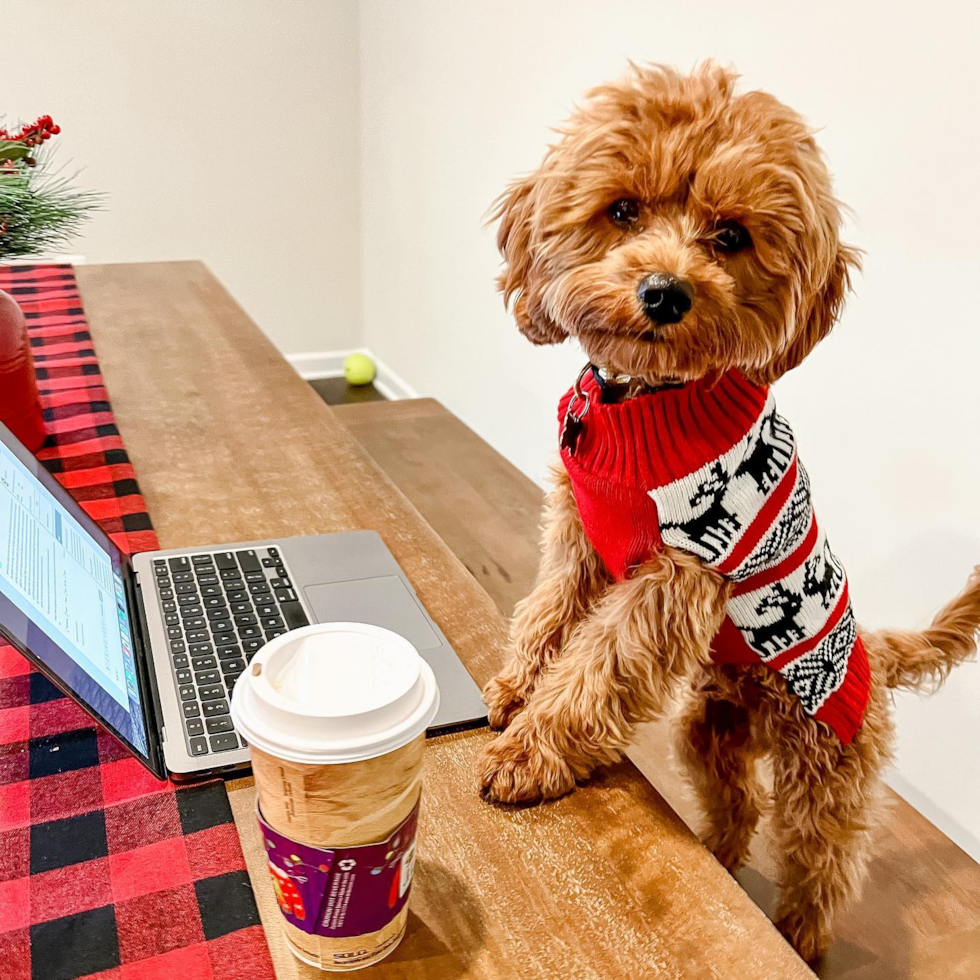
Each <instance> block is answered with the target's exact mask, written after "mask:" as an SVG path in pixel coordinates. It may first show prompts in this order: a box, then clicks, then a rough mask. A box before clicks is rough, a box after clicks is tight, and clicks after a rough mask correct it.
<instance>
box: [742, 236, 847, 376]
mask: <svg viewBox="0 0 980 980" xmlns="http://www.w3.org/2000/svg"><path fill="white" fill-rule="evenodd" d="M860 268H861V253H860V252H859V251H858V250H857V249H854V248H851V247H850V246H848V245H838V246H837V252H836V254H835V256H834V261H833V262H832V263H831V266H830V271H829V272H828V273H827V277H826V279H825V280H824V282H823V285H821V286H820V287H819V288H818V289H816V290H815V292H814V294H813V297H812V299H811V300H810V302H809V304H801V307H800V309H799V310H798V311H797V325H796V333H795V334H794V335H793V337H792V338H790V341H789V343H788V344H787V346H786V348H785V349H784V350H783V351H782V352H781V353H779V354H777V355H776V356H775V357H774V358H773V359H772V361H770V363H769V364H767V365H766V366H765V367H764V368H762V370H761V371H759V372H757V374H758V375H759V380H761V381H764V382H766V383H771V382H773V381H775V380H776V379H777V378H780V377H782V376H783V375H784V374H785V373H786V372H787V371H792V370H793V368H795V367H796V366H797V365H799V364H801V363H802V362H803V360H804V359H805V358H806V356H807V355H808V354H809V353H810V351H812V350H813V348H814V347H816V346H817V344H819V343H820V341H821V340H823V339H824V337H826V336H827V334H829V333H830V331H831V330H832V329H833V326H834V324H835V323H836V322H837V318H838V317H839V316H840V314H841V310H842V309H843V307H844V300H845V299H846V297H847V294H848V293H849V292H850V290H851V272H852V270H854V271H856V270H858V269H860Z"/></svg>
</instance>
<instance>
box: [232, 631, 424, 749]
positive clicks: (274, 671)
mask: <svg viewBox="0 0 980 980" xmlns="http://www.w3.org/2000/svg"><path fill="white" fill-rule="evenodd" d="M438 708H439V688H438V686H437V685H436V678H435V675H434V674H433V673H432V668H431V667H430V666H429V665H428V664H427V663H426V662H425V660H423V659H422V657H421V656H419V653H418V651H417V650H416V649H415V647H413V646H412V644H411V643H409V642H408V640H406V639H405V638H404V637H402V636H399V635H398V634H397V633H392V632H391V630H386V629H382V628H381V627H380V626H368V625H366V624H364V623H319V624H317V625H315V626H304V627H303V628H302V629H298V630H293V631H291V632H289V633H284V634H283V635H282V636H278V637H276V638H275V639H274V640H271V641H270V642H269V643H267V644H266V645H265V646H264V647H262V649H261V650H260V651H259V652H258V653H257V654H256V655H255V658H254V659H253V660H252V662H251V664H249V666H248V669H247V670H246V671H245V672H244V673H243V674H242V675H241V677H239V679H238V683H237V684H236V685H235V690H234V693H233V695H232V699H231V717H232V719H233V721H234V723H235V727H236V728H237V729H238V731H240V732H241V733H242V735H244V736H245V738H246V739H248V741H249V742H250V743H251V744H252V745H254V746H256V748H259V749H261V750H262V751H263V752H267V753H269V755H273V756H277V757H279V758H281V759H286V760H287V761H290V762H300V763H310V764H312V765H322V764H329V763H335V764H336V763H343V762H360V761H361V760H363V759H373V758H375V757H376V756H379V755H384V754H385V753H387V752H392V751H394V750H395V749H397V748H399V747H401V746H402V745H406V744H407V743H408V742H411V741H412V739H413V738H415V737H416V736H417V735H419V734H421V733H422V732H424V731H425V729H426V728H427V727H428V726H429V724H430V722H431V721H432V719H433V718H434V717H435V714H436V711H437V710H438Z"/></svg>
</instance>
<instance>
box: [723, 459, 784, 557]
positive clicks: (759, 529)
mask: <svg viewBox="0 0 980 980" xmlns="http://www.w3.org/2000/svg"><path fill="white" fill-rule="evenodd" d="M798 468H799V467H798V464H797V457H796V453H793V459H792V460H791V462H790V464H789V467H788V468H787V470H786V472H785V473H784V474H783V478H782V479H781V480H780V481H779V484H778V485H777V486H776V488H775V489H774V490H773V492H772V494H771V495H770V496H769V498H768V499H767V500H766V502H765V503H764V504H763V505H762V508H761V509H760V510H759V513H758V514H756V515H755V520H754V521H753V522H752V523H751V524H750V525H749V526H748V527H747V528H746V529H745V533H744V534H743V535H742V536H741V537H740V538H739V539H738V543H737V544H736V545H735V547H734V548H733V549H732V553H731V554H730V555H729V556H728V557H727V558H726V559H725V560H724V561H723V562H721V564H719V565H718V571H719V572H721V573H722V575H728V574H730V573H731V572H733V571H734V570H735V569H736V568H738V566H739V565H741V564H742V562H743V561H745V559H746V558H748V556H749V555H750V554H751V553H752V549H753V548H754V547H755V546H756V545H757V544H758V543H759V542H760V541H761V540H762V537H763V535H764V534H765V533H766V531H768V530H769V528H771V527H772V522H773V521H774V520H775V519H776V517H777V516H778V514H779V512H780V511H781V510H782V509H783V506H784V505H785V503H786V501H787V500H789V497H790V494H791V493H792V492H793V488H794V487H795V486H796V473H797V470H798Z"/></svg>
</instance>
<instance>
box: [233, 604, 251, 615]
mask: <svg viewBox="0 0 980 980" xmlns="http://www.w3.org/2000/svg"><path fill="white" fill-rule="evenodd" d="M250 612H252V603H250V602H233V603H232V604H231V613H232V615H233V616H240V615H242V614H243V613H250Z"/></svg>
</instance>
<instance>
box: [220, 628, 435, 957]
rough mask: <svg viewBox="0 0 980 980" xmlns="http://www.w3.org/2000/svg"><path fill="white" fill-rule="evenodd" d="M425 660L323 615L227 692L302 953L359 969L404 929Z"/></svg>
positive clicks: (426, 684)
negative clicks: (230, 694)
mask: <svg viewBox="0 0 980 980" xmlns="http://www.w3.org/2000/svg"><path fill="white" fill-rule="evenodd" d="M438 707H439V689H438V687H437V686H436V680H435V676H434V675H433V673H432V669H431V668H430V667H429V665H428V664H427V663H426V662H425V661H424V660H423V659H422V657H420V656H419V654H418V651H416V649H415V648H414V647H413V646H412V645H411V643H409V642H408V641H407V640H405V639H403V638H402V637H401V636H398V635H397V634H395V633H392V632H390V631H389V630H385V629H381V628H380V627H377V626H366V625H363V624H361V623H323V624H319V625H316V626H307V627H304V628H303V629H298V630H294V631H292V632H291V633H285V634H283V635H282V636H280V637H277V638H276V639H274V640H272V641H271V642H270V643H268V644H267V645H266V646H265V647H263V648H262V649H261V650H260V651H259V653H258V654H257V655H256V656H255V658H254V660H252V662H251V664H250V665H249V668H248V670H246V671H245V673H244V674H242V676H241V677H240V678H239V681H238V683H237V684H236V686H235V691H234V695H233V697H232V702H231V715H232V718H233V719H234V722H235V727H236V728H237V729H238V731H239V732H241V733H242V735H244V736H245V738H246V739H247V740H248V742H249V745H250V748H251V753H252V768H253V771H254V773H255V786H256V790H257V796H258V801H257V802H258V819H259V824H260V829H261V830H262V834H263V840H264V843H265V848H266V853H267V856H268V858H269V874H270V876H271V878H272V884H273V887H274V888H275V891H276V897H277V899H278V901H279V907H280V909H281V910H282V913H283V920H284V925H283V929H284V932H285V936H286V939H287V941H288V943H289V946H290V949H291V950H292V952H293V953H294V954H295V955H296V956H297V957H298V958H299V959H301V960H303V961H304V962H305V963H310V964H311V965H313V966H318V967H320V968H321V969H323V970H356V969H360V968H361V967H365V966H370V965H371V964H372V963H376V962H377V961H378V960H380V959H382V958H383V957H384V956H387V954H388V953H390V952H391V951H392V950H393V949H394V948H395V947H396V946H397V945H398V943H399V941H400V940H401V938H402V935H403V934H404V932H405V922H406V920H407V917H408V896H409V887H410V885H411V882H412V873H413V869H414V862H415V834H416V827H417V824H418V809H419V798H420V794H421V789H422V754H423V750H424V748H425V730H426V727H427V726H428V725H429V723H430V722H431V721H432V719H433V718H434V717H435V713H436V710H437V709H438Z"/></svg>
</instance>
